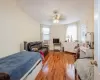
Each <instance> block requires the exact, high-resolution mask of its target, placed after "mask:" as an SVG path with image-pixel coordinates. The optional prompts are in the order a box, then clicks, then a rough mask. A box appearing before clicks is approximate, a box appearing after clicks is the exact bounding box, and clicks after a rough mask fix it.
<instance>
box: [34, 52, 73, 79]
mask: <svg viewBox="0 0 100 80" xmlns="http://www.w3.org/2000/svg"><path fill="white" fill-rule="evenodd" d="M74 61H75V59H74V55H71V54H67V53H64V52H49V54H48V55H47V56H46V58H45V60H44V63H43V68H42V70H41V71H40V73H39V74H38V75H37V77H36V79H35V80H75V69H74V65H73V63H74Z"/></svg>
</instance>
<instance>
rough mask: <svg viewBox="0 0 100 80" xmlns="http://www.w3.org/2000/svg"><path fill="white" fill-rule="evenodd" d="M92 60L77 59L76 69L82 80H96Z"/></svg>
mask: <svg viewBox="0 0 100 80" xmlns="http://www.w3.org/2000/svg"><path fill="white" fill-rule="evenodd" d="M91 60H93V59H91V58H84V59H77V61H76V62H75V68H76V70H77V73H78V75H79V77H80V78H81V80H94V66H93V65H91V63H90V61H91Z"/></svg>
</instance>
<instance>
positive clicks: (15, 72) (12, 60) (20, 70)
mask: <svg viewBox="0 0 100 80" xmlns="http://www.w3.org/2000/svg"><path fill="white" fill-rule="evenodd" d="M39 59H41V56H40V54H39V53H38V52H28V51H22V52H19V53H16V54H13V55H10V56H8V57H5V58H1V59H0V72H5V73H7V74H9V76H10V78H11V80H20V79H21V78H22V77H23V76H24V75H25V74H26V73H27V72H28V70H30V68H32V66H34V64H35V63H36V62H37V61H38V60H39Z"/></svg>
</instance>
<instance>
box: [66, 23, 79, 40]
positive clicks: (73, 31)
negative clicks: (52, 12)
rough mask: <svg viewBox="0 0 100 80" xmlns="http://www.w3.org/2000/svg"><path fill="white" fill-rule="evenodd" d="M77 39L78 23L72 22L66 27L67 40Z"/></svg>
mask: <svg viewBox="0 0 100 80" xmlns="http://www.w3.org/2000/svg"><path fill="white" fill-rule="evenodd" d="M68 39H69V40H71V41H75V40H77V24H70V25H68V27H67V29H66V40H68Z"/></svg>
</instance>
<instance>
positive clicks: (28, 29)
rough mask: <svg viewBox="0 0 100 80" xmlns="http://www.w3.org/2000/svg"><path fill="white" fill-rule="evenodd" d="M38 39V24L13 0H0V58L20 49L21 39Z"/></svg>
mask: <svg viewBox="0 0 100 80" xmlns="http://www.w3.org/2000/svg"><path fill="white" fill-rule="evenodd" d="M36 40H40V24H39V23H37V22H36V21H34V20H33V19H32V18H31V17H29V16H28V15H27V14H26V13H24V12H23V11H22V10H21V9H20V8H19V7H17V6H16V2H15V0H0V58H1V57H4V56H7V55H11V54H13V53H16V52H19V51H20V43H22V42H23V41H36Z"/></svg>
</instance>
